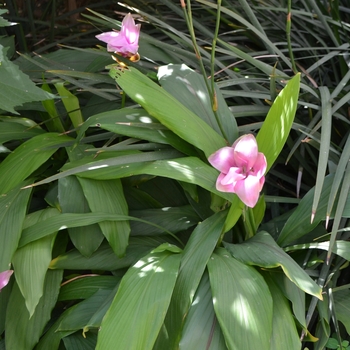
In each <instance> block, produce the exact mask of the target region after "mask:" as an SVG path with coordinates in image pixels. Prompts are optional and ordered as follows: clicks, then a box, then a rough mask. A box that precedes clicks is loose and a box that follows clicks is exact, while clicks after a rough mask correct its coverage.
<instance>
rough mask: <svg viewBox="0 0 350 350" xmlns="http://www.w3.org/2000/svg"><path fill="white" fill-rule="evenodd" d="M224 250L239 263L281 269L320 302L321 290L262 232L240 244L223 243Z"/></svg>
mask: <svg viewBox="0 0 350 350" xmlns="http://www.w3.org/2000/svg"><path fill="white" fill-rule="evenodd" d="M224 246H225V248H226V249H227V250H228V251H229V252H230V253H231V254H232V256H234V257H235V258H236V259H238V260H239V261H241V262H243V263H244V264H247V265H256V266H260V267H263V268H275V267H281V268H282V269H283V272H284V273H285V274H286V276H287V277H288V278H289V279H290V280H291V281H292V282H294V283H295V284H296V285H297V286H298V287H299V288H300V289H302V290H303V291H304V292H306V293H308V294H310V295H314V296H316V297H317V298H319V299H320V300H322V289H321V287H320V286H318V285H317V284H316V283H315V282H314V280H313V279H311V278H310V276H309V275H308V274H307V273H306V272H305V271H304V270H303V269H302V268H301V267H300V266H299V265H298V264H297V263H296V262H295V261H294V260H293V259H292V258H291V257H290V256H289V255H288V254H287V253H285V252H284V250H283V249H282V248H280V247H279V246H278V245H277V244H276V242H275V241H274V239H273V238H272V237H271V236H270V235H269V234H268V233H267V232H264V231H260V232H258V233H257V234H256V235H255V236H254V237H252V238H251V239H249V240H247V241H245V242H243V243H241V244H229V243H224Z"/></svg>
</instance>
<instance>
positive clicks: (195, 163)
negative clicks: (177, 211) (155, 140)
mask: <svg viewBox="0 0 350 350" xmlns="http://www.w3.org/2000/svg"><path fill="white" fill-rule="evenodd" d="M147 153H162V154H163V155H164V158H171V153H169V152H168V151H167V152H164V153H163V152H162V151H159V152H147ZM147 153H142V154H132V155H127V156H124V155H123V156H120V157H116V158H110V159H105V160H99V161H95V162H88V163H86V164H84V165H81V161H80V164H79V165H75V164H77V163H69V164H67V166H65V167H64V168H63V170H65V171H63V172H62V173H60V174H58V175H55V176H51V177H49V178H47V179H45V180H42V181H39V182H37V183H36V184H35V185H42V184H45V183H49V182H52V181H54V180H57V179H60V178H63V177H65V176H68V175H72V174H79V176H80V177H84V178H92V179H99V180H107V179H116V178H122V177H129V176H132V175H143V174H148V175H155V176H164V177H167V178H170V179H175V180H179V181H183V182H188V183H192V184H196V185H198V186H201V187H203V188H205V189H206V190H208V191H210V192H213V193H215V194H217V195H219V196H221V197H223V198H225V199H227V200H229V201H230V202H232V200H233V198H234V197H235V195H234V194H232V193H226V192H219V191H218V190H216V188H215V183H216V179H217V177H218V175H219V173H218V171H217V170H216V169H214V168H213V167H211V166H209V165H207V164H206V163H204V162H203V161H201V160H200V159H199V158H195V157H184V158H174V159H171V160H155V161H153V160H154V159H152V158H153V155H148V154H147ZM155 156H156V157H160V156H161V155H157V154H155ZM148 157H150V158H149V159H147V158H148ZM145 158H146V159H145ZM142 159H143V160H142ZM145 160H150V161H145Z"/></svg>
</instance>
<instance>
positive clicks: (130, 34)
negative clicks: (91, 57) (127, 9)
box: [96, 13, 141, 58]
mask: <svg viewBox="0 0 350 350" xmlns="http://www.w3.org/2000/svg"><path fill="white" fill-rule="evenodd" d="M140 28H141V24H135V21H134V19H133V18H132V16H131V14H130V13H128V14H127V15H126V16H125V17H124V19H123V22H122V25H121V30H120V32H117V31H113V32H106V33H102V34H99V35H96V38H97V39H99V40H101V41H103V42H105V43H107V51H110V52H114V53H116V54H118V55H120V56H123V57H127V58H130V57H132V56H134V55H137V51H138V49H139V35H140Z"/></svg>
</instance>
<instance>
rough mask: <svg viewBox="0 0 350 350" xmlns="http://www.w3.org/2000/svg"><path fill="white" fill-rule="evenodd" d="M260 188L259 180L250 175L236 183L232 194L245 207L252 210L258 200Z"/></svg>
mask: <svg viewBox="0 0 350 350" xmlns="http://www.w3.org/2000/svg"><path fill="white" fill-rule="evenodd" d="M261 188H262V186H261V184H260V179H259V178H257V177H256V176H252V175H250V176H248V177H247V178H246V179H244V180H240V181H237V183H236V185H235V188H234V192H235V193H236V194H237V196H238V197H239V199H240V200H241V201H242V202H243V203H244V204H245V205H247V206H248V207H250V208H253V207H254V206H255V205H256V203H257V201H258V199H259V193H260V191H261Z"/></svg>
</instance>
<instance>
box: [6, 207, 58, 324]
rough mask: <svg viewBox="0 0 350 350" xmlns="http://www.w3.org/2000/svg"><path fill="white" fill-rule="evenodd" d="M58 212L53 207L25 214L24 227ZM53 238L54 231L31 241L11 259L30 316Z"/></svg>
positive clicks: (39, 288) (40, 291) (42, 281)
mask: <svg viewBox="0 0 350 350" xmlns="http://www.w3.org/2000/svg"><path fill="white" fill-rule="evenodd" d="M58 213H59V212H58V210H56V209H53V208H49V209H44V210H39V211H35V212H33V213H31V214H30V215H27V216H26V218H25V221H24V228H25V227H28V226H30V225H33V224H35V223H37V222H38V221H40V220H42V219H49V218H51V217H53V216H55V215H57V214H58ZM54 238H55V233H53V234H51V235H50V236H46V237H44V238H41V239H39V240H37V241H34V242H31V243H29V244H27V245H25V246H24V247H22V248H19V249H17V251H16V252H15V254H14V256H13V259H12V264H13V266H14V268H15V270H16V281H17V284H18V286H19V289H20V291H21V293H22V295H23V297H24V299H25V303H26V307H27V309H28V312H29V316H30V317H32V315H33V313H34V310H35V308H36V306H37V304H38V302H39V300H40V298H41V296H42V295H43V289H44V281H45V276H46V272H47V269H48V267H49V264H50V261H51V250H52V245H53V240H54Z"/></svg>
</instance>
